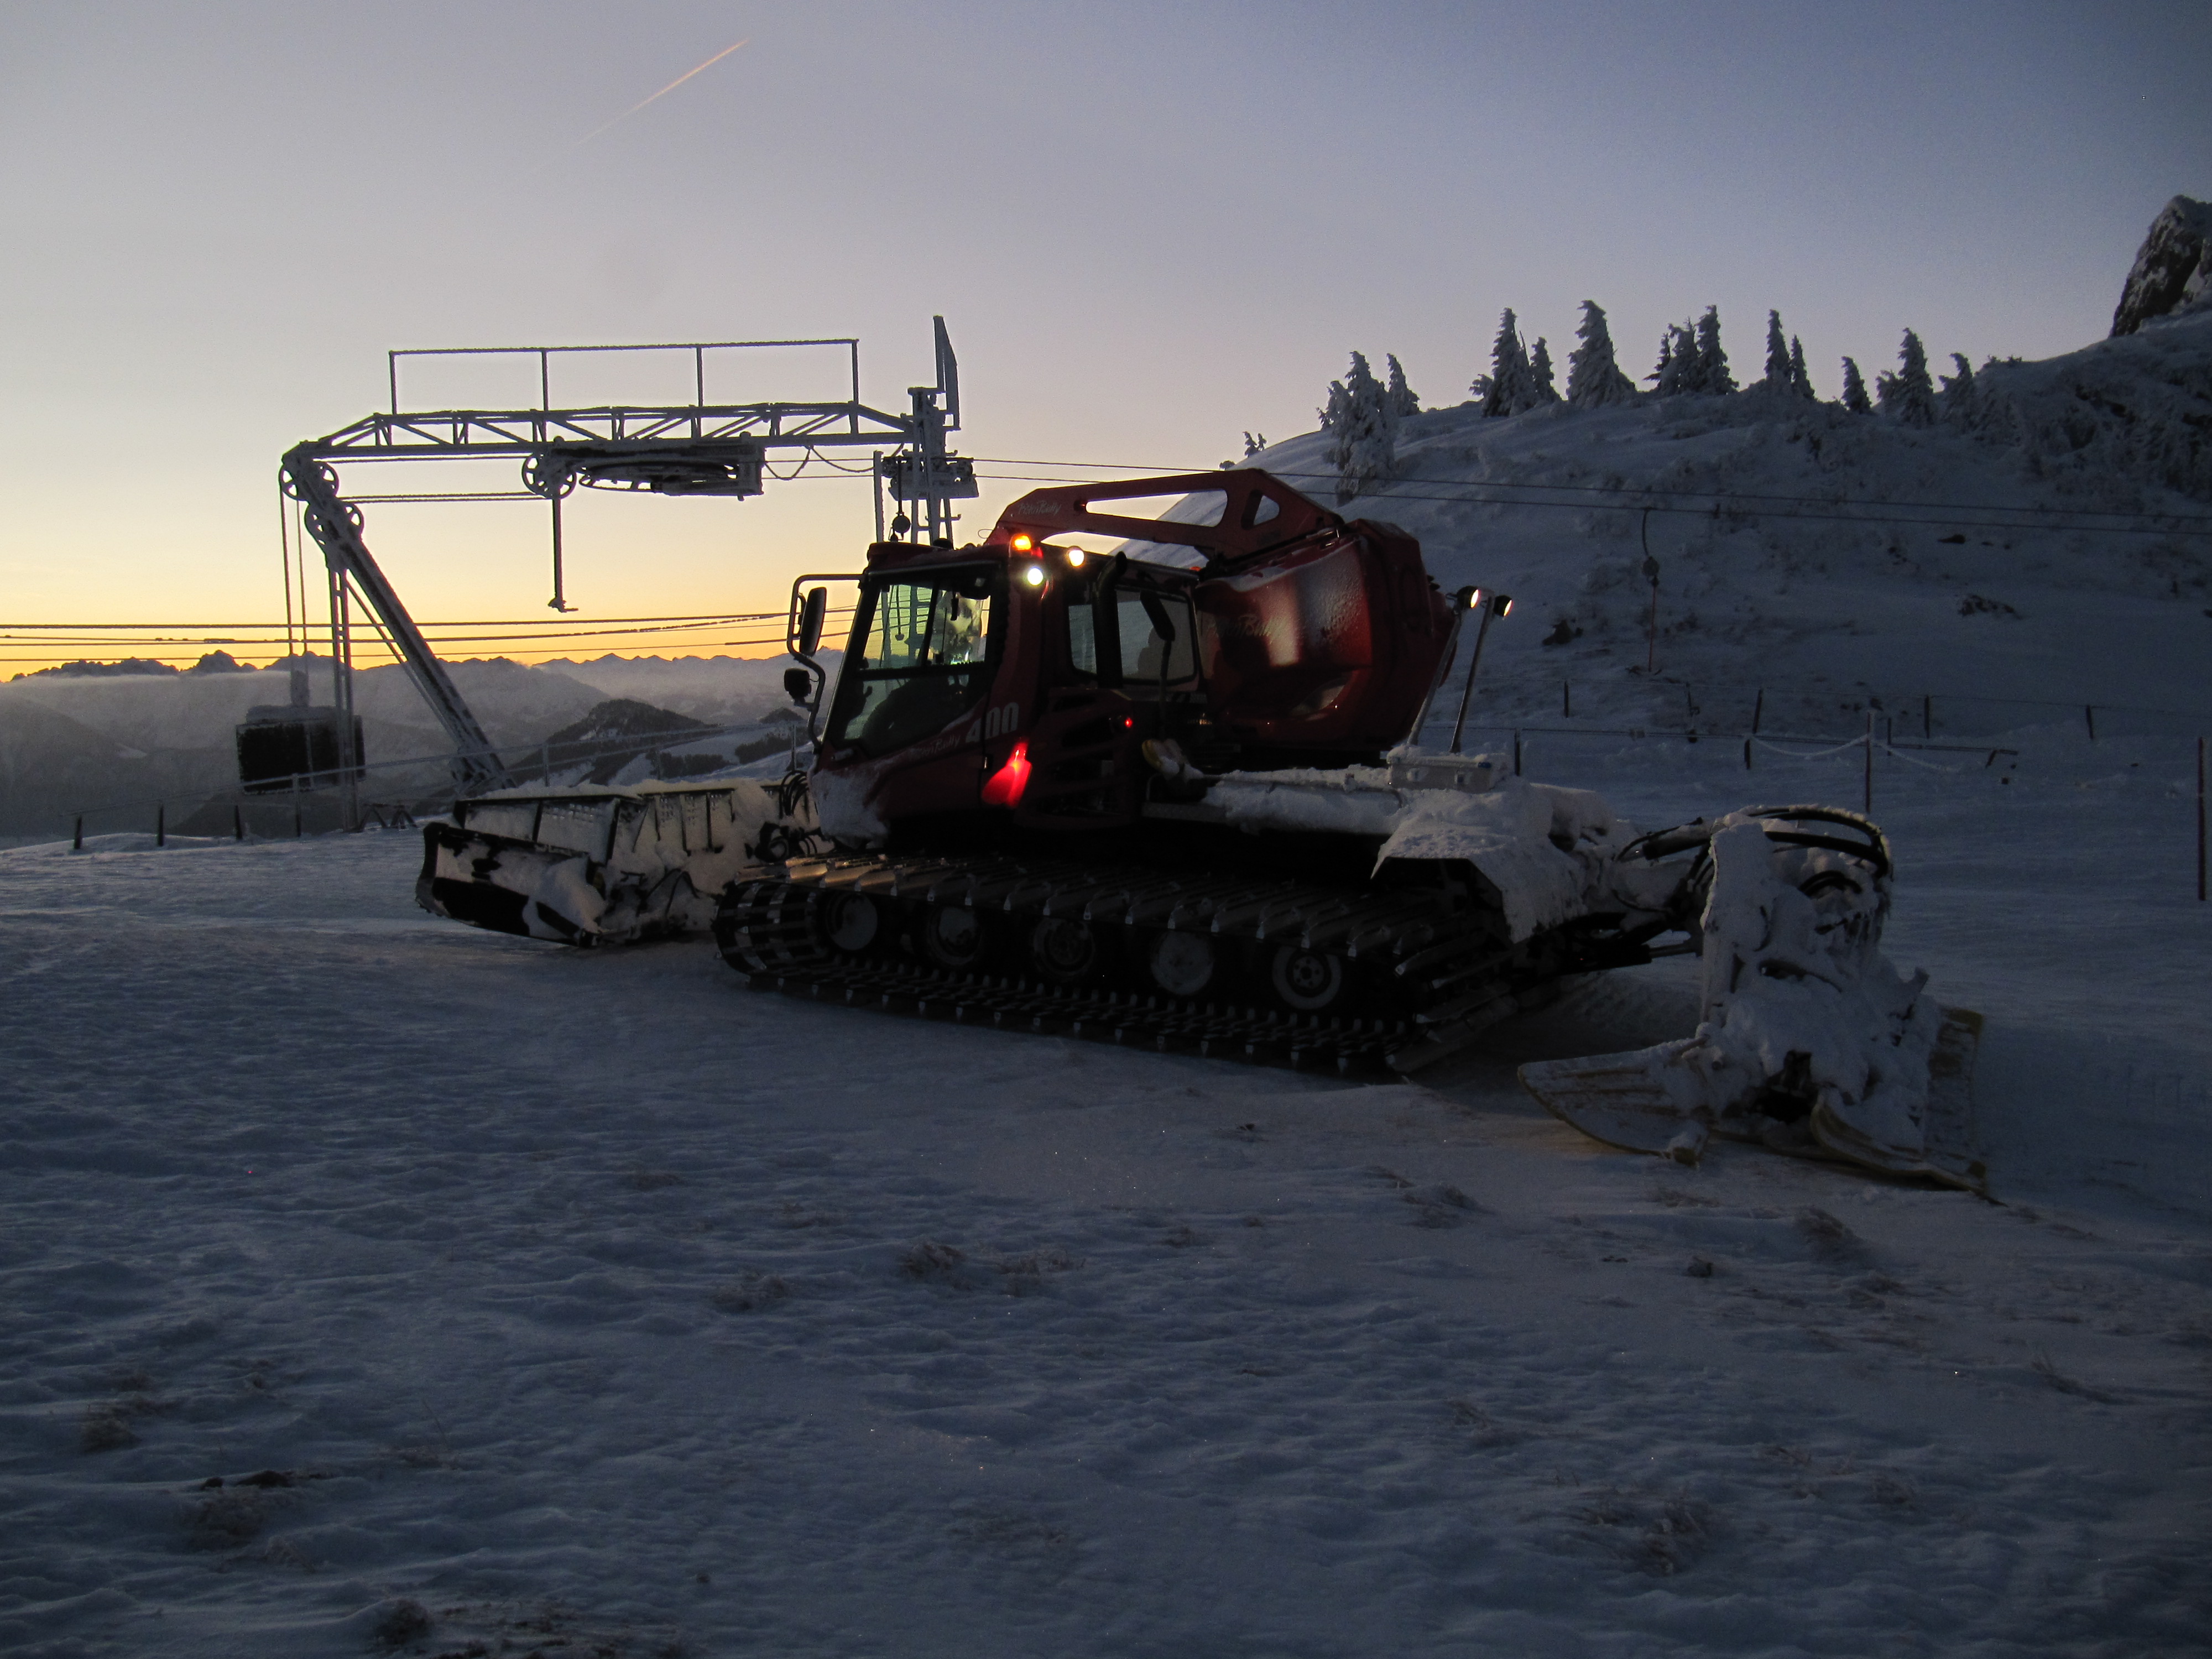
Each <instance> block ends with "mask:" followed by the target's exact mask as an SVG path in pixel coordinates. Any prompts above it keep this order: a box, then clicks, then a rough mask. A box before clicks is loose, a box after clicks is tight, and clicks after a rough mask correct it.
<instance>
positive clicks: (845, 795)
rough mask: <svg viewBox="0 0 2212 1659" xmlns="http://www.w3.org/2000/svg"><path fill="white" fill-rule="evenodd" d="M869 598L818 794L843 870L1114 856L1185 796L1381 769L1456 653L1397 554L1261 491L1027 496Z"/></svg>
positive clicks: (1361, 528)
mask: <svg viewBox="0 0 2212 1659" xmlns="http://www.w3.org/2000/svg"><path fill="white" fill-rule="evenodd" d="M1099 503H1114V504H1121V503H1127V504H1129V505H1130V506H1132V507H1136V508H1137V509H1138V511H1139V512H1141V511H1143V510H1144V509H1145V508H1146V507H1154V506H1165V507H1168V510H1169V511H1170V513H1172V514H1173V516H1172V517H1164V518H1155V517H1147V516H1137V515H1136V513H1129V512H1120V513H1117V512H1115V511H1113V510H1111V509H1110V507H1100V506H1099V505H1097V504H1099ZM859 580H860V596H859V599H858V601H857V605H856V608H855V611H854V621H853V628H852V633H851V635H850V637H849V639H848V644H847V648H846V653H845V658H844V662H843V665H842V670H841V671H840V673H839V675H838V677H837V683H836V690H835V691H834V693H833V694H832V695H830V696H829V697H828V699H827V703H828V708H827V710H826V714H824V715H823V720H822V729H821V731H820V732H819V734H818V739H817V758H816V763H815V766H814V770H813V774H812V779H811V788H812V792H813V797H814V804H815V809H816V811H817V814H818V815H819V818H820V822H821V824H822V828H823V831H824V832H825V833H826V834H828V835H829V836H832V837H833V838H835V839H836V841H837V842H840V843H842V844H844V845H847V846H850V847H856V848H857V847H869V848H885V847H892V846H904V847H916V848H939V849H940V850H948V851H949V850H955V849H960V850H969V849H975V848H979V847H981V846H1005V845H1006V844H1008V842H1009V841H1010V840H1013V841H1020V840H1027V839H1028V838H1030V836H1040V835H1043V836H1065V835H1071V834H1080V833H1083V832H1090V833H1091V834H1107V835H1111V834H1113V833H1115V832H1122V831H1127V830H1128V829H1130V828H1131V827H1132V826H1133V825H1135V824H1136V823H1138V821H1139V819H1140V817H1146V816H1147V814H1146V805H1147V802H1148V800H1149V801H1152V802H1153V803H1155V804H1158V803H1160V802H1162V800H1163V799H1165V800H1166V802H1167V804H1169V805H1171V803H1172V797H1173V795H1174V793H1176V781H1177V780H1178V778H1179V777H1180V776H1182V775H1197V774H1198V773H1200V772H1201V771H1203V772H1208V773H1218V772H1222V771H1226V770H1231V769H1241V770H1268V769H1281V768H1285V767H1309V766H1324V767H1325V766H1341V765H1349V764H1358V763H1372V762H1374V761H1375V760H1376V759H1377V758H1378V757H1380V756H1381V755H1382V753H1383V751H1384V750H1387V749H1389V747H1390V746H1391V745H1393V744H1396V743H1398V742H1400V741H1401V740H1403V739H1404V738H1405V737H1406V736H1407V733H1408V732H1409V730H1410V728H1411V726H1412V725H1413V720H1415V718H1416V717H1417V716H1418V714H1419V711H1420V709H1421V708H1422V706H1423V704H1424V702H1425V700H1426V699H1427V697H1428V696H1429V694H1430V692H1431V688H1432V687H1433V686H1434V684H1436V680H1437V675H1438V672H1439V671H1440V669H1441V667H1442V665H1443V661H1444V658H1445V653H1447V651H1448V650H1449V644H1450V641H1451V636H1452V627H1451V623H1452V610H1451V606H1450V604H1449V601H1448V600H1447V599H1445V598H1444V597H1443V594H1441V593H1440V592H1438V591H1437V587H1436V585H1435V584H1434V583H1433V582H1432V581H1431V580H1430V579H1429V576H1428V574H1427V571H1426V570H1425V568H1424V567H1423V565H1422V562H1421V556H1420V550H1419V544H1416V543H1415V542H1414V541H1413V538H1411V537H1409V536H1407V535H1406V534H1405V533H1404V532H1400V531H1397V530H1395V529H1394V528H1392V527H1390V526H1383V525H1377V524H1373V523H1369V522H1364V521H1358V522H1349V523H1348V522H1346V520H1344V519H1342V518H1340V516H1339V515H1338V514H1336V513H1332V512H1330V511H1329V510H1328V509H1327V508H1326V507H1322V506H1321V505H1320V504H1319V503H1317V502H1316V501H1311V500H1310V499H1309V498H1308V497H1306V496H1305V495H1302V494H1300V493H1299V492H1298V491H1297V490H1296V489H1292V488H1291V487H1290V486H1289V485H1287V484H1285V483H1283V482H1282V481H1281V480H1279V479H1278V478H1276V477H1273V476H1271V475H1270V474H1268V473H1266V472H1262V471H1257V470H1255V469H1240V470H1233V471H1227V470H1225V471H1218V472H1203V473H1194V474H1186V475H1181V476H1176V477H1154V478H1141V479H1133V480H1126V481H1122V482H1119V483H1112V484H1083V485H1069V486H1065V487H1060V488H1055V489H1041V490H1036V491H1034V492H1032V493H1031V494H1030V495H1025V496H1024V497H1022V498H1021V499H1020V500H1019V501H1016V502H1014V503H1013V504H1012V506H1011V507H1008V508H1007V509H1006V512H1005V513H1004V514H1003V515H1002V516H1001V517H1000V521H999V523H998V526H996V528H994V530H993V532H991V534H990V536H989V538H987V540H985V541H984V542H983V543H982V544H980V545H971V546H968V547H962V548H953V547H947V546H941V545H940V546H934V547H931V546H920V545H916V544H911V543H903V542H878V543H877V544H874V545H873V546H872V547H871V548H870V549H869V550H868V559H867V568H866V572H865V573H864V574H862V575H861V576H860V579H859ZM809 599H810V600H811V595H810V596H809ZM819 604H820V602H819V601H813V605H814V607H815V614H816V615H817V617H818V615H819V614H820V610H819Z"/></svg>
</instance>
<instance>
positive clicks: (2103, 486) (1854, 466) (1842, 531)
mask: <svg viewBox="0 0 2212 1659" xmlns="http://www.w3.org/2000/svg"><path fill="white" fill-rule="evenodd" d="M2115 411H2117V412H2115ZM2208 421H2212V313H2196V314H2193V315H2192V316H2191V317H2189V318H2186V319H2172V320H2170V321H2164V322H2161V323H2159V324H2154V325H2152V326H2151V327H2149V328H2147V329H2146V330H2144V331H2142V332H2141V333H2139V334H2135V335H2131V336H2128V337H2123V338H2120V339H2115V340H2109V341H2104V342H2100V343H2098V344H2096V345H2093V346H2091V347H2089V348H2087V349H2085V350H2082V351H2080V352H2076V353H2074V354H2072V355H2071V356H2068V357H2063V358H2058V359H2055V360H2053V361H2051V362H2045V363H2024V364H2000V365H1996V366H1995V367H1994V368H1990V369H1988V370H1985V371H1984V374H1982V375H1981V376H1980V377H1979V380H1978V404H1977V414H1976V422H1977V423H1975V424H1971V425H1969V424H1945V425H1939V426H1935V427H1929V428H1915V427H1909V426H1906V425H1904V424H1902V423H1900V422H1897V421H1895V420H1892V419H1887V418H1885V417H1883V416H1880V415H1875V414H1865V415H1859V414H1852V413H1850V412H1848V411H1846V410H1844V409H1843V408H1842V407H1841V406H1840V405H1837V404H1815V403H1808V402H1804V401H1800V400H1797V399H1793V398H1777V397H1773V396H1771V395H1769V394H1767V393H1765V392H1739V393H1737V394H1735V395H1734V396H1729V397H1717V398H1714V397H1675V398H1648V397H1647V398H1639V399H1638V400H1635V401H1633V402H1631V403H1627V404H1615V405H1612V406H1607V407H1601V408H1590V409H1586V408H1577V407H1574V406H1571V405H1569V404H1564V403H1555V404H1551V405H1549V406H1547V407H1546V408H1543V409H1540V410H1532V411H1530V412H1528V413H1524V414H1521V415H1517V416H1511V417H1510V418H1503V419H1485V418H1484V417H1483V416H1482V415H1481V413H1480V409H1479V408H1478V407H1477V406H1476V405H1474V404H1461V405H1458V406H1456V407H1452V408H1445V409H1440V410H1432V411H1430V412H1426V413H1423V414H1419V415H1415V416H1411V417H1410V418H1408V419H1407V420H1406V421H1405V422H1403V424H1402V426H1401V429H1400V431H1399V434H1398V440H1397V446H1396V450H1397V467H1396V471H1395V476H1394V477H1390V478H1389V479H1388V480H1387V481H1385V482H1383V483H1379V484H1377V485H1376V486H1374V487H1372V488H1370V489H1368V490H1367V491H1366V492H1365V493H1364V494H1362V495H1358V496H1357V497H1355V498H1353V499H1352V500H1351V501H1347V502H1344V503H1341V504H1340V505H1341V510H1342V511H1344V512H1345V513H1347V514H1350V515H1353V516H1360V517H1368V518H1375V519H1381V520H1387V521H1389V522H1392V523H1395V524H1398V525H1401V526H1403V527H1405V528H1406V529H1407V530H1410V531H1412V532H1413V533H1414V534H1415V535H1416V536H1418V537H1419V538H1420V540H1421V544H1422V547H1423V550H1424V552H1425V556H1426V557H1427V560H1428V562H1429V566H1430V568H1431V571H1432V572H1433V573H1434V574H1435V575H1436V577H1437V580H1439V581H1440V582H1441V583H1442V584H1443V585H1444V586H1446V587H1447V588H1450V587H1456V586H1461V585H1463V584H1480V585H1482V586H1486V587H1488V588H1490V589H1492V590H1493V591H1499V592H1506V593H1509V594H1510V595H1512V596H1513V598H1514V599H1515V601H1516V607H1515V610H1514V611H1513V613H1512V615H1511V617H1510V618H1508V619H1507V620H1506V621H1505V622H1504V623H1501V624H1499V625H1498V627H1496V628H1494V629H1492V632H1491V635H1490V639H1489V641H1488V643H1487V645H1486V648H1485V656H1484V660H1483V666H1482V677H1483V682H1484V683H1483V684H1482V686H1481V687H1480V690H1479V692H1478V694H1477V701H1476V704H1475V708H1476V711H1477V712H1476V714H1475V715H1474V718H1475V719H1477V720H1483V721H1486V722H1490V723H1493V724H1498V725H1522V724H1530V723H1548V724H1552V725H1559V724H1562V723H1563V720H1562V715H1563V711H1565V710H1567V709H1571V711H1572V718H1574V719H1579V720H1583V722H1585V723H1588V724H1594V725H1611V726H1618V725H1622V724H1634V725H1639V726H1653V727H1664V728H1667V729H1669V730H1674V731H1680V730H1681V729H1683V728H1684V727H1685V726H1690V725H1692V724H1694V726H1695V727H1696V728H1697V729H1699V730H1700V731H1703V732H1708V733H1713V732H1720V733H1731V734H1732V733H1741V732H1746V731H1747V730H1749V729H1750V727H1751V725H1752V723H1753V718H1754V711H1755V709H1759V707H1760V703H1759V698H1760V693H1761V692H1762V691H1763V692H1764V693H1765V702H1764V706H1763V727H1764V729H1765V730H1767V731H1774V730H1777V729H1780V730H1785V731H1788V730H1796V731H1810V732H1836V733H1837V734H1838V735H1847V734H1848V733H1849V732H1853V731H1856V730H1857V729H1858V728H1859V724H1860V720H1861V718H1862V716H1863V711H1864V710H1865V709H1866V708H1867V707H1868V706H1869V702H1872V703H1873V704H1874V705H1875V707H1876V708H1878V709H1880V710H1882V711H1885V712H1887V713H1888V714H1892V715H1894V716H1904V715H1909V718H1910V722H1911V726H1912V727H1913V728H1914V729H1915V731H1916V734H1917V728H1919V726H1920V725H1921V722H1922V717H1923V714H1929V713H1930V712H1931V711H1929V709H1928V708H1927V705H1926V702H1925V700H1926V699H1928V698H1929V697H1933V698H1934V699H1935V704H1934V708H1933V710H1932V716H1931V720H1930V723H1931V724H1932V726H1934V727H1935V731H1936V735H1938V736H1942V735H1945V734H1947V733H1948V734H1951V735H1963V734H1972V735H1986V734H1990V733H1994V732H2007V731H2016V730H2019V729H2021V728H2027V727H2033V726H2045V725H2051V724H2054V723H2057V722H2058V721H2061V720H2069V719H2070V720H2073V721H2074V722H2075V724H2076V725H2077V726H2078V725H2080V724H2081V708H2082V707H2083V706H2085V705H2090V704H2105V705H2108V706H2113V707H2110V708H2108V711H2107V719H2106V723H2105V725H2104V726H2103V728H2102V729H2104V730H2106V731H2118V730H2121V729H2134V730H2138V731H2160V730H2164V731H2169V732H2176V733H2180V732H2190V731H2193V730H2197V729H2201V728H2202V725H2203V722H2205V721H2206V720H2212V508H2208V507H2207V506H2206V505H2205V503H2204V502H2203V501H2198V500H2192V499H2191V498H2189V497H2188V496H2185V495H2181V494H2179V492H2178V491H2176V490H2173V489H2169V488H2167V487H2166V485H2165V484H2162V483H2158V482H2155V481H2154V480H2155V478H2156V477H2159V476H2161V474H2160V469H2161V467H2163V468H2165V469H2166V470H2167V471H2172V472H2173V473H2174V474H2175V475H2176V477H2178V478H2179V477H2183V476H2184V475H2186V477H2201V476H2204V475H2203V474H2202V473H2201V469H2202V467H2203V465H2206V464H2207V460H2208V458H2212V443H2208V441H2207V440H2206V438H2205V436H2204V432H2205V430H2206V424H2205V423H2206V422H2208ZM2069 422H2070V423H2071V424H2070V425H2069ZM1328 444H1329V435H1328V434H1327V433H1315V434H1310V435H1306V436H1304V437H1301V438H1297V439H1294V440H1291V441H1288V442H1285V443H1281V444H1278V445H1276V446H1274V447H1271V448H1268V449H1267V450H1264V451H1262V452H1261V453H1259V454H1258V455H1257V456H1255V458H1254V459H1253V462H1252V464H1253V465H1261V466H1265V467H1267V468H1269V469H1270V470H1272V471H1277V472H1279V473H1281V474H1283V475H1285V476H1286V477H1292V478H1295V479H1297V480H1298V481H1299V482H1300V483H1301V484H1302V485H1303V487H1304V488H1305V489H1308V490H1309V491H1310V493H1312V494H1314V495H1316V496H1318V497H1319V498H1321V499H1322V500H1324V501H1334V500H1335V495H1334V489H1335V483H1336V478H1337V471H1336V469H1335V468H1334V466H1333V465H1331V463H1330V462H1329V460H1328ZM2069 444H2070V445H2071V446H2072V447H2067V446H2068V445H2069ZM2192 469H2193V470H2192ZM1655 503H1656V510H1655V511H1653V512H1651V513H1650V514H1649V516H1648V517H1647V516H1646V514H1645V513H1644V511H1643V508H1644V507H1645V506H1646V505H1650V504H1655ZM1647 555H1648V556H1650V557H1652V558H1654V559H1656V561H1657V563H1658V567H1659V583H1658V596H1657V598H1658V603H1657V635H1658V637H1657V643H1656V652H1651V651H1650V646H1649V641H1647V629H1648V627H1649V626H1650V620H1651V614H1652V613H1651V600H1652V590H1651V587H1650V585H1649V584H1648V583H1647V581H1646V580H1645V579H1644V574H1643V566H1644V560H1645V558H1646V556H1647ZM1547 641H1558V642H1557V643H1548V644H1547ZM1647 656H1649V657H1650V659H1651V660H1652V665H1653V667H1654V669H1655V671H1654V672H1653V673H1650V674H1649V675H1647V673H1646V671H1645V668H1646V662H1647ZM2152 710H2156V711H2181V712H2182V713H2183V714H2186V715H2190V716H2193V717H2194V718H2195V720H2197V724H2196V725H2191V724H2190V723H2189V721H2188V720H2176V719H2174V718H2173V717H2172V716H2171V715H2169V714H2149V713H2147V712H2143V711H2152ZM1432 730H1433V728H1432Z"/></svg>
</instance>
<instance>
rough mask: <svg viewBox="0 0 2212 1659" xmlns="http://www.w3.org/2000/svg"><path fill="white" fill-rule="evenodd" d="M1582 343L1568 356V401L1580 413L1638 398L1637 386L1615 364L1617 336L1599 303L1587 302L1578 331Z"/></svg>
mask: <svg viewBox="0 0 2212 1659" xmlns="http://www.w3.org/2000/svg"><path fill="white" fill-rule="evenodd" d="M1575 337H1577V339H1579V340H1580V341H1581V342H1582V343H1581V344H1580V345H1578V346H1577V347H1576V348H1575V349H1573V350H1572V351H1571V352H1569V353H1568V354H1567V401H1568V402H1569V403H1571V404H1574V405H1575V406H1576V407H1577V409H1592V408H1595V407H1597V406H1598V405H1600V404H1617V403H1620V402H1622V401H1623V400H1625V399H1626V398H1632V397H1634V396H1635V395H1636V385H1635V382H1634V381H1632V380H1630V379H1629V378H1628V376H1626V374H1622V373H1621V372H1620V364H1619V363H1618V362H1615V361H1614V360H1613V334H1612V331H1610V330H1608V329H1607V327H1606V325H1605V313H1604V312H1603V311H1601V309H1599V307H1598V303H1597V301H1595V300H1585V301H1583V320H1582V322H1581V324H1580V325H1579V326H1577V328H1576V330H1575Z"/></svg>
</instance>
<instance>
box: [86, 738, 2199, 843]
mask: <svg viewBox="0 0 2212 1659" xmlns="http://www.w3.org/2000/svg"><path fill="white" fill-rule="evenodd" d="M2197 746H2198V747H2199V748H2202V747H2203V744H2198V745H2197ZM2198 793H2200V794H2201V793H2203V791H2201V790H2200V791H2199V792H2198ZM2197 816H2198V817H2203V813H2202V812H2199V813H2198V814H2197ZM2197 839H2198V840H2199V841H2202V840H2203V839H2204V838H2203V836H2201V835H2200V836H2197ZM82 851H84V814H83V813H82V812H80V813H78V814H77V815H76V839H75V840H74V841H72V842H70V852H72V853H82ZM2199 862H2200V863H2201V862H2202V860H2199Z"/></svg>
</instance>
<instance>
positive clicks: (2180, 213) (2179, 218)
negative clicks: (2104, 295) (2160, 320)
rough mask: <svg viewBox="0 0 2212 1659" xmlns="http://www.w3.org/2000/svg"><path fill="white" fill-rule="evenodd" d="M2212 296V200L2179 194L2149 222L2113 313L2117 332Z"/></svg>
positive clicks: (2132, 329) (2199, 303)
mask: <svg viewBox="0 0 2212 1659" xmlns="http://www.w3.org/2000/svg"><path fill="white" fill-rule="evenodd" d="M2206 301H2212V205H2207V204H2205V203H2203V202H2198V201H2193V200H2191V198H2190V197H2186V196H2177V197H2174V198H2173V199H2172V201H2171V202H2168V203H2167V204H2166V206H2165V208H2164V209H2163V210H2161V211H2160V214H2159V216H2158V217H2157V218H2155V219H2154V220H2152V221H2151V222H2150V234H2149V235H2148V236H2146V237H2144V238H2143V245H2142V249H2141V251H2140V252H2137V253H2136V263H2135V268H2134V269H2133V270H2130V271H2129V272H2128V285H2127V287H2126V288H2124V289H2122V290H2121V291H2120V305H2119V309H2118V310H2117V311H2115V312H2114V313H2112V334H2113V336H2114V337H2118V336H2120V335H2123V334H2132V333H2134V332H2135V331H2136V330H2137V329H2139V328H2141V327H2142V325H2144V324H2145V323H2147V322H2149V321H2150V320H2151V319H2154V318H2157V317H2167V316H2171V315H2172V314H2173V313H2175V312H2178V311H2190V310H2193V309H2195V308H2196V307H2198V306H2202V305H2203V304H2205V303H2206Z"/></svg>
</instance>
